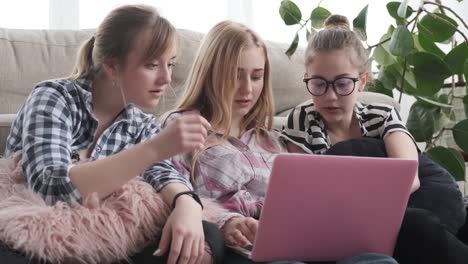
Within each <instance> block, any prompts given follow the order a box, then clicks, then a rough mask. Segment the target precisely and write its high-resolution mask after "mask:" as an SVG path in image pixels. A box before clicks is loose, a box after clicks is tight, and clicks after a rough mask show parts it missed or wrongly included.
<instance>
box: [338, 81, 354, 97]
mask: <svg viewBox="0 0 468 264" xmlns="http://www.w3.org/2000/svg"><path fill="white" fill-rule="evenodd" d="M335 89H336V92H337V93H338V94H339V95H348V94H350V93H352V92H353V90H354V81H353V80H352V79H349V78H339V79H336V80H335Z"/></svg>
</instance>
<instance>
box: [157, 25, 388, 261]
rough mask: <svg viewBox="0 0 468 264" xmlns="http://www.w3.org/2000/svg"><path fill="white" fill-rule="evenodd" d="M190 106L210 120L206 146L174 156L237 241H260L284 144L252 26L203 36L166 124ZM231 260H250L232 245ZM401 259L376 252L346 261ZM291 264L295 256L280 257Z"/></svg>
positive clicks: (220, 28)
mask: <svg viewBox="0 0 468 264" xmlns="http://www.w3.org/2000/svg"><path fill="white" fill-rule="evenodd" d="M186 113H192V114H193V113H195V114H200V115H201V116H203V117H204V118H206V120H208V122H209V123H210V124H211V129H210V130H209V131H208V133H209V135H208V138H207V140H206V142H205V144H204V146H203V147H202V148H201V149H200V150H196V151H194V152H189V153H187V154H182V155H176V156H174V157H173V158H172V162H173V164H174V166H175V167H176V168H177V169H178V170H179V171H180V172H181V173H184V174H185V175H186V176H187V177H188V178H190V179H191V181H192V184H193V186H194V188H195V190H196V191H197V192H198V193H199V195H200V196H202V197H207V198H211V199H213V200H215V201H216V202H217V203H218V204H219V205H220V206H221V207H222V208H223V209H224V210H219V211H213V212H208V213H210V214H213V219H214V220H213V221H214V222H216V224H217V225H218V227H220V228H221V229H222V231H223V232H224V238H225V240H226V242H227V244H228V245H229V246H231V247H246V246H248V244H250V243H252V242H253V241H254V237H255V233H256V230H257V226H258V218H259V216H260V213H261V210H262V207H263V201H264V197H265V193H266V188H267V184H268V181H269V178H270V173H271V169H272V162H273V159H274V158H275V156H276V154H278V153H280V152H284V151H286V149H285V147H284V145H283V144H281V143H280V142H279V141H278V138H279V133H278V132H276V131H273V130H272V125H273V98H272V91H271V86H270V64H269V58H268V53H267V47H266V45H265V42H264V41H263V40H262V39H261V38H260V37H259V36H258V35H257V34H256V33H255V32H253V31H252V30H251V29H249V28H248V27H246V26H244V25H242V24H239V23H236V22H232V21H223V22H220V23H218V24H216V25H215V26H214V27H213V28H212V29H211V30H210V31H209V32H208V34H207V35H206V36H205V38H204V40H203V42H202V44H201V46H200V49H199V51H198V53H197V55H196V57H195V61H194V63H193V66H192V68H191V71H190V73H189V77H188V80H187V83H186V90H185V93H184V95H183V97H182V99H181V100H180V103H179V105H178V107H177V109H176V111H174V112H172V113H170V114H169V115H168V117H167V119H166V121H165V122H166V123H167V124H171V123H172V120H173V119H174V118H176V117H178V116H183V115H185V114H186ZM228 252H229V253H227V256H226V258H225V263H252V262H251V261H250V260H248V259H246V258H243V257H241V256H240V255H237V254H235V253H234V252H233V251H231V250H229V251H228ZM364 259H366V260H373V261H374V262H373V263H395V262H394V261H393V260H392V259H391V258H389V257H385V256H380V255H372V256H366V257H364V258H357V259H349V260H347V262H343V263H359V262H360V261H361V260H364ZM278 263H292V262H278Z"/></svg>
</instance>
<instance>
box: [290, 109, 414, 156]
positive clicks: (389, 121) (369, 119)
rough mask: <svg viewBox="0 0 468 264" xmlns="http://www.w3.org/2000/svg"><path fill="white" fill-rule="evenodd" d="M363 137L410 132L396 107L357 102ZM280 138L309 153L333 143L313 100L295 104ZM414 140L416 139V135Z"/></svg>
mask: <svg viewBox="0 0 468 264" xmlns="http://www.w3.org/2000/svg"><path fill="white" fill-rule="evenodd" d="M354 113H355V114H356V117H357V119H358V121H359V126H360V129H361V134H362V136H363V137H371V138H378V139H384V138H385V137H386V136H387V135H389V134H390V133H392V132H395V131H401V132H404V133H407V134H408V135H409V136H410V137H411V138H412V139H413V136H412V135H411V134H410V133H409V132H408V130H407V129H406V127H405V125H404V124H403V121H402V120H401V117H400V115H399V114H398V112H397V110H396V109H395V108H394V107H392V106H389V105H386V104H361V103H359V102H357V103H356V105H355V106H354ZM281 138H282V139H284V140H286V141H288V142H291V143H293V144H295V145H297V146H299V147H300V148H301V149H303V150H304V151H306V152H307V153H315V154H323V153H325V151H327V150H328V149H329V148H330V147H331V141H330V138H329V137H328V134H327V130H326V128H325V123H324V121H323V119H322V117H321V115H320V113H319V112H317V111H316V110H315V107H314V104H313V103H308V104H303V105H299V106H297V107H295V108H294V109H293V110H292V111H291V113H289V115H288V119H287V122H286V124H285V125H284V126H283V132H282V134H281ZM413 140H414V139H413Z"/></svg>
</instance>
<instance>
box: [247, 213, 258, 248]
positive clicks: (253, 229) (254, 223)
mask: <svg viewBox="0 0 468 264" xmlns="http://www.w3.org/2000/svg"><path fill="white" fill-rule="evenodd" d="M246 226H247V227H248V228H249V230H250V233H251V234H252V240H250V242H252V243H253V241H254V240H255V236H256V235H257V229H258V220H256V219H253V218H250V219H249V220H248V221H246Z"/></svg>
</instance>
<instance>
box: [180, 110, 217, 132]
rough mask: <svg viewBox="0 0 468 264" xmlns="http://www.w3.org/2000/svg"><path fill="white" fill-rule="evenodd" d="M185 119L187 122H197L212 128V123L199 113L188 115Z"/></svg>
mask: <svg viewBox="0 0 468 264" xmlns="http://www.w3.org/2000/svg"><path fill="white" fill-rule="evenodd" d="M185 121H186V122H187V123H196V124H201V125H203V126H204V127H205V128H206V129H207V130H209V129H211V124H210V122H208V121H207V120H206V119H205V118H204V117H203V116H201V115H198V114H189V115H186V119H185Z"/></svg>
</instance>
